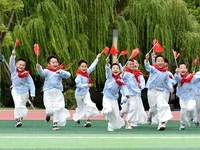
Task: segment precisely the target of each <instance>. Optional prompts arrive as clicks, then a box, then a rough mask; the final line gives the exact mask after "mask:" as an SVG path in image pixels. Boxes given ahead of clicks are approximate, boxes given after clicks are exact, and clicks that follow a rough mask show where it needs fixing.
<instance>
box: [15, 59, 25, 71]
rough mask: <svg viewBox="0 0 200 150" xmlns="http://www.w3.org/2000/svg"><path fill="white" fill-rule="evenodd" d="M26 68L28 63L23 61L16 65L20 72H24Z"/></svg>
mask: <svg viewBox="0 0 200 150" xmlns="http://www.w3.org/2000/svg"><path fill="white" fill-rule="evenodd" d="M25 67H26V63H25V62H24V61H22V60H19V61H18V62H17V63H16V68H17V70H19V71H22V70H24V69H25Z"/></svg>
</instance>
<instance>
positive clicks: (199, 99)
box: [194, 96, 200, 122]
mask: <svg viewBox="0 0 200 150" xmlns="http://www.w3.org/2000/svg"><path fill="white" fill-rule="evenodd" d="M195 100H196V107H195V112H194V121H195V122H200V96H196V98H195Z"/></svg>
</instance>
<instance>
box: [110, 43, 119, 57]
mask: <svg viewBox="0 0 200 150" xmlns="http://www.w3.org/2000/svg"><path fill="white" fill-rule="evenodd" d="M117 53H118V50H117V49H116V48H115V46H114V45H113V46H112V47H111V49H110V54H111V55H114V56H116V55H117Z"/></svg>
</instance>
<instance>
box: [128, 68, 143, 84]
mask: <svg viewBox="0 0 200 150" xmlns="http://www.w3.org/2000/svg"><path fill="white" fill-rule="evenodd" d="M126 72H130V73H132V74H134V76H135V79H136V81H137V83H140V80H139V78H138V77H139V76H140V75H142V73H141V72H140V70H139V69H138V70H130V69H129V68H126Z"/></svg>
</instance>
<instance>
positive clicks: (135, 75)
mask: <svg viewBox="0 0 200 150" xmlns="http://www.w3.org/2000/svg"><path fill="white" fill-rule="evenodd" d="M138 67H139V63H138V61H137V60H136V59H129V60H128V61H127V62H126V68H125V73H124V76H123V80H124V82H125V84H126V85H127V88H128V90H129V94H130V98H129V99H128V101H127V102H126V103H122V110H121V115H122V116H123V114H125V113H126V114H127V116H126V121H127V124H126V127H125V128H126V129H133V127H137V126H138V124H139V123H143V124H144V123H146V120H147V115H146V112H145V110H144V106H143V103H142V99H141V91H142V89H144V88H145V80H144V77H143V76H142V73H141V72H140V70H139V69H138ZM122 99H124V98H123V97H122Z"/></svg>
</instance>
